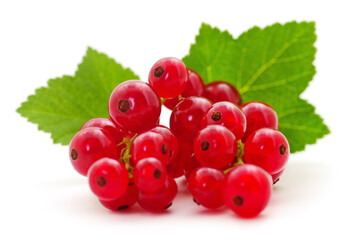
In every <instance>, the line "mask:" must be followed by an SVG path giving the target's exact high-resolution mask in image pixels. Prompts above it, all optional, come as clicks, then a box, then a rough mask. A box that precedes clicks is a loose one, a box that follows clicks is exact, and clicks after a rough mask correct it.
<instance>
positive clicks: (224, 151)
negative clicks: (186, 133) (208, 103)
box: [193, 125, 237, 169]
mask: <svg viewBox="0 0 350 240" xmlns="http://www.w3.org/2000/svg"><path fill="white" fill-rule="evenodd" d="M193 152H194V155H195V156H196V159H197V160H198V162H200V163H201V164H203V165H204V166H208V167H212V168H218V169H220V168H223V167H225V166H227V165H228V164H229V163H231V162H232V161H233V160H234V158H235V156H236V153H237V140H236V137H235V135H233V133H232V132H231V131H230V130H228V129H227V128H225V127H223V126H221V125H210V126H207V127H206V128H203V129H202V130H200V131H199V132H198V134H197V135H196V137H195V139H194V142H193Z"/></svg>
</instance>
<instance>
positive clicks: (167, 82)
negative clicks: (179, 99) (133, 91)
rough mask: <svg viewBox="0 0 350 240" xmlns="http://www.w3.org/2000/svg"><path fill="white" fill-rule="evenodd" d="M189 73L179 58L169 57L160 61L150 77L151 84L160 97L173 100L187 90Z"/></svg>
mask: <svg viewBox="0 0 350 240" xmlns="http://www.w3.org/2000/svg"><path fill="white" fill-rule="evenodd" d="M187 80H188V73H187V68H186V66H185V64H184V63H183V62H182V61H181V60H180V59H177V58H174V57H168V58H162V59H160V60H158V61H157V62H156V63H155V64H154V65H153V67H152V68H151V71H150V72H149V75H148V82H149V84H150V85H151V86H152V87H154V89H155V90H156V91H157V93H158V94H159V96H160V97H162V98H173V97H176V96H178V95H180V94H181V93H182V92H183V91H184V90H185V88H186V84H187Z"/></svg>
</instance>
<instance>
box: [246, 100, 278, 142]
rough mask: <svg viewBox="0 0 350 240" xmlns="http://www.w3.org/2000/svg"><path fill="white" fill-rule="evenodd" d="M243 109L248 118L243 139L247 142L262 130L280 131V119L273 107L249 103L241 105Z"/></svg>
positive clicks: (260, 103) (259, 103)
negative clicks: (252, 134)
mask: <svg viewBox="0 0 350 240" xmlns="http://www.w3.org/2000/svg"><path fill="white" fill-rule="evenodd" d="M241 109H242V111H243V112H244V115H245V116H246V118H247V130H246V133H245V135H244V137H243V139H242V141H243V142H245V141H246V140H247V138H248V137H249V135H250V134H251V133H252V132H254V131H256V130H259V129H261V128H272V129H275V130H277V129H278V117H277V113H276V112H275V110H273V108H272V107H270V106H269V105H267V104H266V103H262V102H256V101H254V102H247V103H245V104H243V105H241Z"/></svg>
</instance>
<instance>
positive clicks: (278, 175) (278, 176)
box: [271, 169, 284, 184]
mask: <svg viewBox="0 0 350 240" xmlns="http://www.w3.org/2000/svg"><path fill="white" fill-rule="evenodd" d="M283 172H284V169H282V170H281V171H279V172H278V173H275V174H271V177H272V182H273V184H275V183H277V182H278V181H279V180H280V177H281V175H282V174H283Z"/></svg>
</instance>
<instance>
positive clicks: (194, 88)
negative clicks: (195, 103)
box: [164, 69, 204, 110]
mask: <svg viewBox="0 0 350 240" xmlns="http://www.w3.org/2000/svg"><path fill="white" fill-rule="evenodd" d="M203 94H204V82H203V79H202V78H201V76H199V74H198V73H196V72H195V71H194V70H192V69H188V81H187V85H186V88H185V90H184V91H183V92H182V93H181V97H182V98H188V97H192V96H203ZM179 102H180V100H179V97H178V96H176V97H174V98H169V99H166V100H165V102H164V105H165V106H166V107H167V108H169V109H170V110H173V109H174V108H175V106H176V105H177V104H178V103H179Z"/></svg>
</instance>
